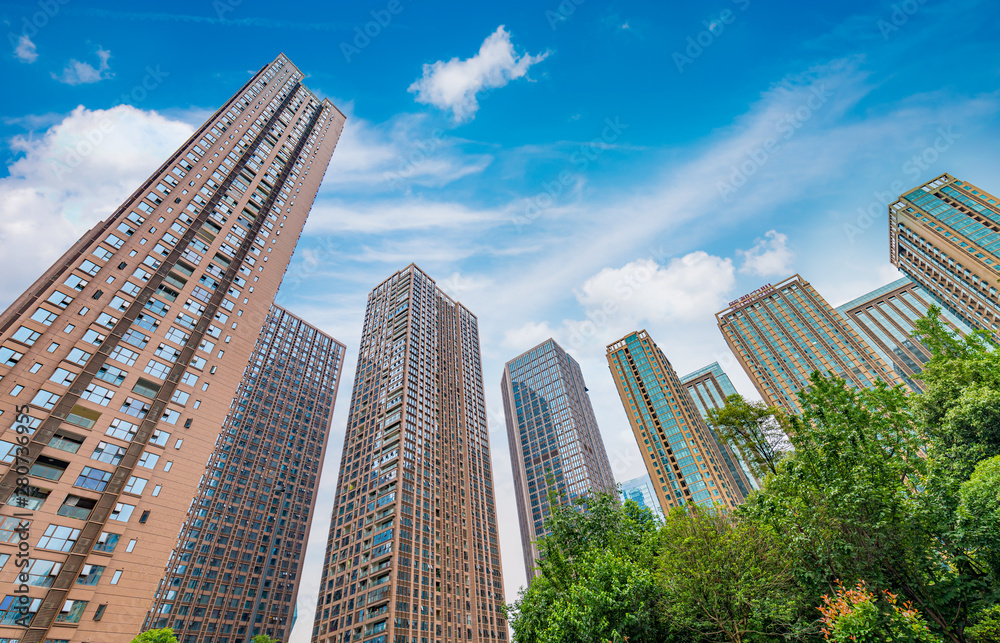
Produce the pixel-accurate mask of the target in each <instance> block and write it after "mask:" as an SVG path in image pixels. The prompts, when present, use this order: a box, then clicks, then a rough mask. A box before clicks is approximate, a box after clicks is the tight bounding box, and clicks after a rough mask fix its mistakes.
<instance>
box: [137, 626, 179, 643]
mask: <svg viewBox="0 0 1000 643" xmlns="http://www.w3.org/2000/svg"><path fill="white" fill-rule="evenodd" d="M132 643H177V637H175V636H174V631H173V630H172V629H171V628H169V627H165V628H163V629H160V630H146V631H145V632H143V633H141V634H140V635H139V636H137V637H135V638H134V639H132Z"/></svg>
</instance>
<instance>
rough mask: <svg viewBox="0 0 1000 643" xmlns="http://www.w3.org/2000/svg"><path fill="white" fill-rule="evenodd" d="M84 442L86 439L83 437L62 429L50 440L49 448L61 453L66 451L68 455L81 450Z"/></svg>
mask: <svg viewBox="0 0 1000 643" xmlns="http://www.w3.org/2000/svg"><path fill="white" fill-rule="evenodd" d="M74 411H75V409H74ZM68 419H69V418H67V420H68ZM83 441H84V438H83V437H82V436H79V435H76V434H74V433H70V432H69V431H64V430H62V429H60V430H58V431H56V432H55V434H54V435H53V436H52V439H51V440H49V446H50V447H53V448H56V449H59V450H61V451H66V452H67V453H76V452H77V451H79V450H80V445H81V444H83Z"/></svg>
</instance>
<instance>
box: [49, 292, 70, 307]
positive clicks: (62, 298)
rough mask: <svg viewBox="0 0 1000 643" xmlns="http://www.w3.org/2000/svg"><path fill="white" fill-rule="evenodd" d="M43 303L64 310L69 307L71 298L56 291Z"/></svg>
mask: <svg viewBox="0 0 1000 643" xmlns="http://www.w3.org/2000/svg"><path fill="white" fill-rule="evenodd" d="M45 301H47V302H49V303H50V304H52V305H53V306H57V307H59V308H63V309H65V308H66V306H69V304H70V302H72V301H73V298H72V297H70V296H69V295H64V294H62V293H61V292H59V291H58V290H56V291H55V292H53V293H52V294H51V295H49V298H48V299H46V300H45Z"/></svg>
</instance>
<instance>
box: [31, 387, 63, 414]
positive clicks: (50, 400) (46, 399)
mask: <svg viewBox="0 0 1000 643" xmlns="http://www.w3.org/2000/svg"><path fill="white" fill-rule="evenodd" d="M58 401H59V396H58V395H56V394H55V393H53V392H51V391H46V390H45V389H42V390H40V391H38V393H37V394H36V395H35V397H34V398H33V399H32V400H31V403H32V404H34V405H35V406H40V407H41V408H43V409H50V410H51V409H52V407H54V406H55V405H56V402H58Z"/></svg>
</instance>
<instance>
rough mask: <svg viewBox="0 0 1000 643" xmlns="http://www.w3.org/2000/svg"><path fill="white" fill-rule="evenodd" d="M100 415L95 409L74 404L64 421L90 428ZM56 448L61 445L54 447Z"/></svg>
mask: <svg viewBox="0 0 1000 643" xmlns="http://www.w3.org/2000/svg"><path fill="white" fill-rule="evenodd" d="M100 417H101V414H100V413H98V412H97V411H94V410H92V409H88V408H86V407H84V406H80V405H79V404H76V405H74V406H73V410H72V411H70V412H69V415H67V416H66V421H67V422H69V423H70V424H75V425H76V426H79V427H82V428H84V429H90V428H93V426H94V425H95V424H97V420H98V419H100ZM81 440H82V438H81ZM81 443H82V442H81ZM49 444H50V445H51V443H49ZM56 448H57V449H58V448H61V447H56ZM67 450H68V449H63V451H67ZM73 453H76V451H73Z"/></svg>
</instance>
